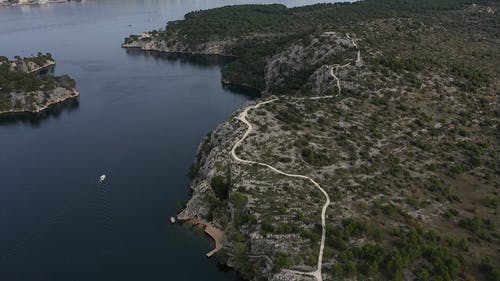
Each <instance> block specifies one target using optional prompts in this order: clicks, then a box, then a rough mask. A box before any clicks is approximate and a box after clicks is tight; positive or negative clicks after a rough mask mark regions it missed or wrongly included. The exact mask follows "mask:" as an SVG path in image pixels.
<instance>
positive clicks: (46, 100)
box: [0, 87, 80, 115]
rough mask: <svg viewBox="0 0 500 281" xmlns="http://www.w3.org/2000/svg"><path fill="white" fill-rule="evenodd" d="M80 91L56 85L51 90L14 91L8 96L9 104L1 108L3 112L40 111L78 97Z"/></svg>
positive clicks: (0, 110)
mask: <svg viewBox="0 0 500 281" xmlns="http://www.w3.org/2000/svg"><path fill="white" fill-rule="evenodd" d="M79 95H80V93H79V92H78V91H77V90H76V89H67V88H64V87H56V88H55V89H53V90H51V91H48V92H47V91H33V92H13V93H10V94H9V96H8V98H7V99H8V100H9V105H8V106H6V107H5V108H2V109H0V115H1V114H8V113H38V112H41V111H43V110H46V109H48V108H49V107H50V106H52V105H55V104H58V103H61V102H64V101H66V100H69V99H73V98H76V97H78V96H79Z"/></svg>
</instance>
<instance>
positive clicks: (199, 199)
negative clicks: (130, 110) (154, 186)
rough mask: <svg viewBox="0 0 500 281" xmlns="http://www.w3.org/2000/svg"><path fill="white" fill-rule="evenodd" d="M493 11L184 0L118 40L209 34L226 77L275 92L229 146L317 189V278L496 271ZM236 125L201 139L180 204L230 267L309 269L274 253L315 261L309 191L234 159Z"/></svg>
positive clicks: (485, 5)
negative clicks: (210, 229) (220, 240)
mask: <svg viewBox="0 0 500 281" xmlns="http://www.w3.org/2000/svg"><path fill="white" fill-rule="evenodd" d="M257 18H259V20H257ZM254 19H255V20H254ZM237 22H240V23H241V25H239V26H235V25H236V23H237ZM499 27H500V10H499V2H498V1H489V2H478V3H477V4H476V5H472V4H467V3H465V2H461V1H411V0H407V1H380V0H379V1H377V0H371V1H369V0H368V1H363V2H359V3H355V4H333V5H314V6H309V7H302V8H294V9H287V8H285V7H283V6H280V5H272V6H254V5H246V6H236V7H226V8H220V9H214V10H209V11H200V12H195V13H191V14H188V15H187V16H186V20H185V21H179V22H176V23H170V24H169V25H168V27H167V30H166V32H155V33H153V34H152V35H151V36H152V37H151V38H142V39H138V38H136V39H133V38H132V39H129V40H132V41H134V40H144V41H145V42H151V41H155V40H159V41H161V40H164V41H163V42H172V41H171V40H176V42H177V43H178V42H182V44H181V45H182V46H184V47H186V46H187V47H186V49H185V50H198V51H199V50H201V51H203V50H206V48H205V49H204V44H205V45H207V44H208V45H210V46H212V47H213V46H215V45H217V44H215V45H214V44H213V42H219V44H218V45H217V46H218V49H217V51H218V52H220V53H223V54H229V55H234V56H236V58H235V59H234V61H233V62H232V63H230V64H228V65H227V66H226V67H225V68H224V70H223V79H224V80H225V81H226V82H228V83H237V84H244V85H249V86H252V87H255V88H259V89H261V90H263V91H264V92H265V93H266V94H268V95H271V94H275V95H278V96H279V98H278V99H277V100H276V101H274V102H272V103H268V104H265V105H262V106H261V107H259V108H258V109H255V110H251V111H250V112H249V116H248V120H249V122H251V124H252V125H253V127H254V131H253V132H252V133H250V135H249V136H248V137H247V138H245V140H244V141H243V143H242V144H241V146H239V147H240V148H238V149H237V151H236V152H237V154H238V155H239V157H241V158H242V159H246V160H252V161H255V162H259V163H266V164H269V165H271V166H273V167H276V168H278V169H280V170H281V171H285V172H287V173H290V174H301V175H305V176H308V177H310V178H313V179H314V180H315V181H316V182H318V183H319V184H320V185H321V186H322V187H323V188H324V189H325V190H326V191H327V192H328V194H329V196H330V198H331V199H332V204H331V205H330V206H329V208H328V209H327V217H326V223H327V231H326V245H325V252H324V256H323V264H322V273H323V276H322V278H323V280H339V279H340V280H345V279H347V280H352V279H357V280H499V278H500V268H499V266H500V264H499V260H500V254H499V247H500V234H499V231H498V225H499V223H500V216H499V215H498V206H499V200H500V199H499V198H500V197H499V194H498V192H499V187H500V186H499V185H500V180H499V175H500V163H499V160H498V159H500V153H499V147H500V142H499V134H498V124H499V121H500V120H499V118H500V111H499V109H498V97H499V91H500V84H499V83H500V82H499V71H498V65H500V57H499V55H500V48H499V44H500V32H499V30H500V28H499ZM139 45H140V44H139ZM190 46H191V47H190ZM139 47H140V46H139ZM174 49H175V48H174ZM358 54H359V56H358ZM336 78H338V79H339V81H340V83H339V85H340V88H339V87H338V84H337V82H338V81H337V80H336ZM339 89H340V91H339ZM322 95H331V96H332V97H331V98H328V99H326V98H325V99H310V98H309V97H312V96H322ZM245 130H246V126H245V125H244V124H242V123H241V122H240V121H238V120H234V119H233V120H231V121H229V122H227V123H225V124H223V125H221V126H220V127H219V128H217V129H216V130H215V131H214V132H213V133H211V134H210V135H209V136H208V137H207V138H206V139H205V140H204V142H203V143H202V145H201V146H200V149H199V152H198V156H197V161H196V162H195V165H194V166H193V170H192V173H191V175H192V177H193V184H192V187H193V189H194V192H193V199H192V200H191V201H190V202H189V203H188V205H187V209H186V210H185V212H186V213H189V214H191V215H193V214H197V215H199V216H201V217H203V218H205V219H207V220H208V221H212V222H213V223H214V224H215V225H217V226H218V227H220V228H223V229H224V230H225V231H226V234H227V235H226V240H227V241H226V243H225V246H224V250H223V251H222V252H221V253H220V254H219V258H220V259H221V260H222V261H224V262H225V263H227V264H229V265H231V266H233V267H234V268H236V269H237V270H238V271H240V272H241V273H242V274H243V275H244V276H245V277H246V278H248V279H253V280H269V279H274V280H293V278H295V279H301V278H303V279H306V278H309V277H305V276H302V275H297V274H294V273H292V272H290V271H287V269H292V270H298V271H313V270H315V266H316V262H317V258H318V249H319V242H320V238H321V221H320V213H321V206H322V205H323V204H324V200H325V199H324V197H323V195H322V194H321V192H319V191H318V190H317V189H316V188H315V187H314V186H313V185H312V184H311V183H310V182H308V181H305V180H301V179H297V178H291V177H287V176H284V175H282V174H278V173H276V172H273V171H272V170H271V169H268V168H266V167H264V166H260V165H249V164H241V163H239V162H237V161H235V160H234V159H233V158H232V157H231V154H230V152H231V149H232V147H233V146H234V144H235V143H236V142H237V141H238V140H239V139H240V138H241V136H242V135H243V133H244V131H245ZM207 182H208V183H209V184H210V186H211V189H207V188H206V185H205V184H202V183H207Z"/></svg>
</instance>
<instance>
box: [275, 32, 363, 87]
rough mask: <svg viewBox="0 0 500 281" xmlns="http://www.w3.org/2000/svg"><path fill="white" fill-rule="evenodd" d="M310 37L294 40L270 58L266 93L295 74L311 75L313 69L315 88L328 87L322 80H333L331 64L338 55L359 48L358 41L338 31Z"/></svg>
mask: <svg viewBox="0 0 500 281" xmlns="http://www.w3.org/2000/svg"><path fill="white" fill-rule="evenodd" d="M309 39H310V40H309V42H304V40H302V41H301V42H297V43H295V44H292V45H291V46H289V47H288V48H286V49H285V50H284V51H282V52H280V53H278V54H275V55H274V56H272V57H271V58H269V59H268V60H267V63H266V67H265V81H266V90H265V93H266V94H271V93H272V92H273V89H276V88H279V87H282V86H285V84H286V83H288V81H289V79H290V78H293V77H294V76H302V75H307V76H309V75H310V73H313V75H311V78H310V80H311V79H312V80H315V81H316V83H315V84H316V85H313V86H315V88H313V91H315V92H317V93H319V92H321V88H325V89H326V88H328V87H325V86H328V85H323V82H325V81H326V82H327V84H329V83H330V81H328V77H329V75H330V74H329V73H328V72H329V69H328V65H331V64H334V63H335V61H336V60H335V58H336V56H338V55H340V54H342V53H344V52H346V51H348V50H355V48H356V45H355V43H353V41H351V40H350V39H349V38H348V37H346V36H342V35H340V34H338V33H335V32H325V33H323V34H322V35H321V36H320V37H319V38H317V37H312V38H309ZM330 78H331V76H330ZM330 80H331V79H330ZM330 88H331V87H330Z"/></svg>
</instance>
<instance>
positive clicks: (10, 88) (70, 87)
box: [0, 53, 78, 114]
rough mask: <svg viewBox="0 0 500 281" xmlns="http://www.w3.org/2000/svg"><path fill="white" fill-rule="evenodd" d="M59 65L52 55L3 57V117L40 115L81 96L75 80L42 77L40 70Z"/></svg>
mask: <svg viewBox="0 0 500 281" xmlns="http://www.w3.org/2000/svg"><path fill="white" fill-rule="evenodd" d="M53 65H55V61H54V60H53V59H52V56H51V55H50V54H45V55H44V54H41V53H39V54H38V55H37V56H36V57H29V58H21V57H16V60H15V61H9V59H8V58H6V57H0V114H2V113H20V112H39V111H41V110H44V109H46V108H47V107H48V106H50V105H52V104H55V103H59V102H62V101H64V100H66V99H69V98H73V97H76V96H78V92H77V91H76V90H75V85H76V83H75V81H74V80H73V79H71V78H70V77H69V76H67V75H63V76H58V77H54V76H52V75H44V76H40V75H39V71H40V70H42V69H45V68H47V67H51V66H53Z"/></svg>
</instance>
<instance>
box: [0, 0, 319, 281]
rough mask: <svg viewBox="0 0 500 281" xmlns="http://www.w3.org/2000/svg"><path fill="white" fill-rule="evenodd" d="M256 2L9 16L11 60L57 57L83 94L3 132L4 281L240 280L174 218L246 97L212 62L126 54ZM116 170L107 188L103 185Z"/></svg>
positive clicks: (3, 51) (52, 9) (85, 7)
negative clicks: (187, 17) (128, 46)
mask: <svg viewBox="0 0 500 281" xmlns="http://www.w3.org/2000/svg"><path fill="white" fill-rule="evenodd" d="M248 2H259V3H266V2H267V3H273V2H281V3H286V4H288V5H291V6H294V5H302V4H310V3H313V2H314V1H229V0H204V1H201V0H183V1H180V0H175V1H174V0H164V1H160V0H157V1H152V0H144V1H135V0H120V1H119V0H108V1H106V0H102V1H83V2H81V3H76V2H71V3H68V4H51V5H44V6H31V7H12V8H3V9H0V55H4V56H8V57H10V58H13V57H14V56H15V55H21V56H28V55H30V54H35V53H37V52H51V53H52V55H53V56H54V57H55V58H56V60H57V67H56V68H55V74H63V73H67V74H69V75H71V76H72V77H73V78H75V79H76V80H77V87H78V89H79V90H80V93H81V97H80V98H79V100H78V102H73V103H71V104H67V105H65V106H61V107H58V108H56V109H55V110H52V111H51V112H50V113H49V114H46V115H45V116H42V117H39V118H36V119H31V120H23V121H16V122H5V121H4V122H2V123H0V280H2V281H17V280H23V281H36V280H55V281H58V280H61V281H72V280H93V281H95V280H222V281H224V280H237V276H236V274H235V273H234V272H222V271H219V270H218V269H217V267H216V266H215V262H214V261H213V260H209V259H207V258H205V256H204V254H205V253H206V252H208V251H209V250H210V249H211V247H212V245H211V242H210V240H209V239H207V238H204V239H200V237H202V236H200V235H199V234H195V233H193V232H191V231H189V230H186V229H184V228H182V227H179V226H172V225H170V224H169V222H168V217H169V216H170V215H172V214H174V213H175V209H176V202H177V201H179V200H182V199H186V198H187V196H188V188H187V179H186V176H185V175H186V171H187V169H188V167H189V165H190V164H191V162H192V159H193V156H194V152H195V150H196V147H197V145H198V143H199V141H200V139H201V138H202V137H203V136H204V135H205V134H206V133H207V132H209V131H210V130H212V129H213V128H214V127H215V126H216V125H217V124H219V123H220V122H222V121H224V120H226V119H228V118H229V117H230V116H231V113H232V112H233V111H234V110H235V109H236V108H238V107H240V106H242V105H243V104H244V103H245V102H246V101H248V100H249V99H251V97H250V96H248V95H243V94H238V93H235V92H230V91H228V90H225V89H223V88H222V86H221V84H220V64H219V63H218V62H216V61H214V60H213V59H201V58H198V59H186V58H177V59H174V58H167V57H165V56H162V55H151V54H149V55H148V54H145V53H141V52H137V51H127V50H124V49H121V48H120V43H121V42H122V41H123V38H124V37H126V36H127V35H129V34H133V33H140V32H142V31H145V30H151V29H157V28H160V27H164V25H165V22H166V21H168V20H175V19H180V18H182V16H183V15H184V14H185V13H186V12H189V11H191V10H197V9H205V8H211V7H216V6H222V5H229V4H242V3H248ZM103 173H105V174H107V176H108V179H107V180H106V183H105V184H104V185H99V184H97V179H98V177H99V175H101V174H103Z"/></svg>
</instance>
